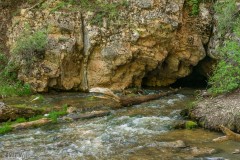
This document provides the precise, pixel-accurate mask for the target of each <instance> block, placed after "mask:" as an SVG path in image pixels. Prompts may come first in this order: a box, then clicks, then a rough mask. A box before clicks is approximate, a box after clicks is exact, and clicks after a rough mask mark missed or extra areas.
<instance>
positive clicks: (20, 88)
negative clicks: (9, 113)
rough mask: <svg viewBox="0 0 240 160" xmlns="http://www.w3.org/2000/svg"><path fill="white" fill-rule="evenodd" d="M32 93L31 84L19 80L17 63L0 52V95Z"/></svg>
mask: <svg viewBox="0 0 240 160" xmlns="http://www.w3.org/2000/svg"><path fill="white" fill-rule="evenodd" d="M30 93H31V89H30V86H29V85H28V84H23V83H22V82H20V81H19V80H17V69H16V67H15V64H14V63H13V62H11V61H8V58H7V57H6V55H5V54H3V53H0V96H2V97H6V96H23V95H28V94H30Z"/></svg>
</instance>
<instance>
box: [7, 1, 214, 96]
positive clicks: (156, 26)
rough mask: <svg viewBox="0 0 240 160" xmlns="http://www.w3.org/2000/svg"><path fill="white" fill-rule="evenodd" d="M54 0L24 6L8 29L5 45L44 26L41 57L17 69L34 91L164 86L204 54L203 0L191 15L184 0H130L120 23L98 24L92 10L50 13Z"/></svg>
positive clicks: (207, 19)
mask: <svg viewBox="0 0 240 160" xmlns="http://www.w3.org/2000/svg"><path fill="white" fill-rule="evenodd" d="M56 3H57V2H56V1H51V0H47V1H46V2H45V4H48V5H49V7H48V8H47V9H42V10H23V11H22V12H21V15H20V16H16V17H14V18H13V20H12V26H11V27H10V28H9V34H8V38H9V41H8V46H9V47H10V48H11V47H13V45H14V42H15V41H16V39H17V37H18V36H19V35H20V34H21V32H22V31H23V30H24V26H25V24H29V25H30V27H31V28H32V30H33V31H35V30H38V29H39V28H43V27H46V28H47V30H48V47H47V50H46V52H45V57H44V59H43V60H39V61H38V62H36V63H33V64H32V65H31V67H30V68H27V70H25V69H23V68H24V67H23V68H22V69H21V70H20V72H19V78H20V79H21V80H23V81H24V82H26V83H29V84H30V85H31V86H32V88H33V89H34V90H35V91H38V92H42V91H47V90H48V89H49V88H56V89H62V90H88V89H89V88H92V87H107V88H111V89H113V90H120V89H124V88H127V87H132V86H141V84H142V83H144V84H146V85H149V86H165V85H169V84H171V83H174V82H175V81H176V80H177V79H178V78H181V77H185V76H187V75H189V74H190V73H191V71H192V67H193V66H196V65H197V64H198V62H199V61H200V60H202V59H203V58H204V57H205V56H206V52H205V49H204V45H207V44H208V41H209V37H210V33H211V21H212V17H211V15H210V13H209V10H208V7H207V5H205V4H201V5H200V13H199V16H190V15H189V13H190V9H189V8H188V7H186V6H185V5H184V0H173V1H165V0H160V1H154V0H148V1H146V0H130V1H129V6H128V7H127V9H124V10H121V11H120V15H119V16H121V21H120V20H119V22H118V21H117V22H118V23H119V25H118V24H114V22H113V21H110V20H107V19H105V18H103V25H102V26H100V25H98V26H97V25H93V24H92V23H91V19H92V18H93V16H94V14H93V13H92V12H83V11H82V10H79V11H77V12H71V11H65V10H59V11H55V12H50V9H51V7H52V8H54V6H55V5H56ZM69 7H71V6H69ZM117 22H116V23H117ZM24 65H25V64H24V63H23V64H22V66H24ZM144 77H145V78H144ZM143 78H144V82H143Z"/></svg>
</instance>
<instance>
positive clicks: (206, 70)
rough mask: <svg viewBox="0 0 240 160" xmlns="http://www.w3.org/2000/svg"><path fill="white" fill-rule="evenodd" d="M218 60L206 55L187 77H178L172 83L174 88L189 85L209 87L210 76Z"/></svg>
mask: <svg viewBox="0 0 240 160" xmlns="http://www.w3.org/2000/svg"><path fill="white" fill-rule="evenodd" d="M215 63H216V60H213V59H211V58H210V57H208V56H206V57H205V58H204V59H203V60H202V61H200V62H199V63H198V65H197V66H195V67H193V70H192V73H191V74H190V75H188V76H186V77H183V78H180V79H178V80H177V81H176V82H175V83H173V84H172V85H170V86H171V87H173V88H177V87H189V88H207V87H208V78H209V76H210V75H211V74H212V70H213V66H214V65H215Z"/></svg>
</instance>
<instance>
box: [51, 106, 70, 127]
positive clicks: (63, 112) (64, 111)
mask: <svg viewBox="0 0 240 160" xmlns="http://www.w3.org/2000/svg"><path fill="white" fill-rule="evenodd" d="M66 114H67V105H64V106H63V109H62V110H60V111H52V112H50V113H49V115H48V118H50V119H51V120H52V122H53V123H57V119H58V117H60V116H63V115H66Z"/></svg>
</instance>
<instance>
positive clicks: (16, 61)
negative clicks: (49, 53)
mask: <svg viewBox="0 0 240 160" xmlns="http://www.w3.org/2000/svg"><path fill="white" fill-rule="evenodd" d="M25 28H26V29H25V31H24V32H23V34H22V35H21V36H19V37H18V39H17V40H16V43H15V45H14V47H13V48H12V50H11V51H10V52H11V59H10V60H9V59H8V58H7V57H6V56H5V55H4V54H3V53H0V95H1V96H2V97H6V96H23V95H29V94H31V88H30V85H29V84H23V83H22V82H20V81H19V80H18V78H17V72H18V69H19V66H20V63H22V62H24V63H25V64H26V67H27V68H28V67H29V66H30V65H31V64H32V62H33V61H34V60H35V59H36V58H41V57H42V56H43V54H44V51H45V47H46V45H47V34H46V30H38V31H36V32H34V33H31V31H30V30H31V28H30V27H29V26H28V25H26V27H25Z"/></svg>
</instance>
